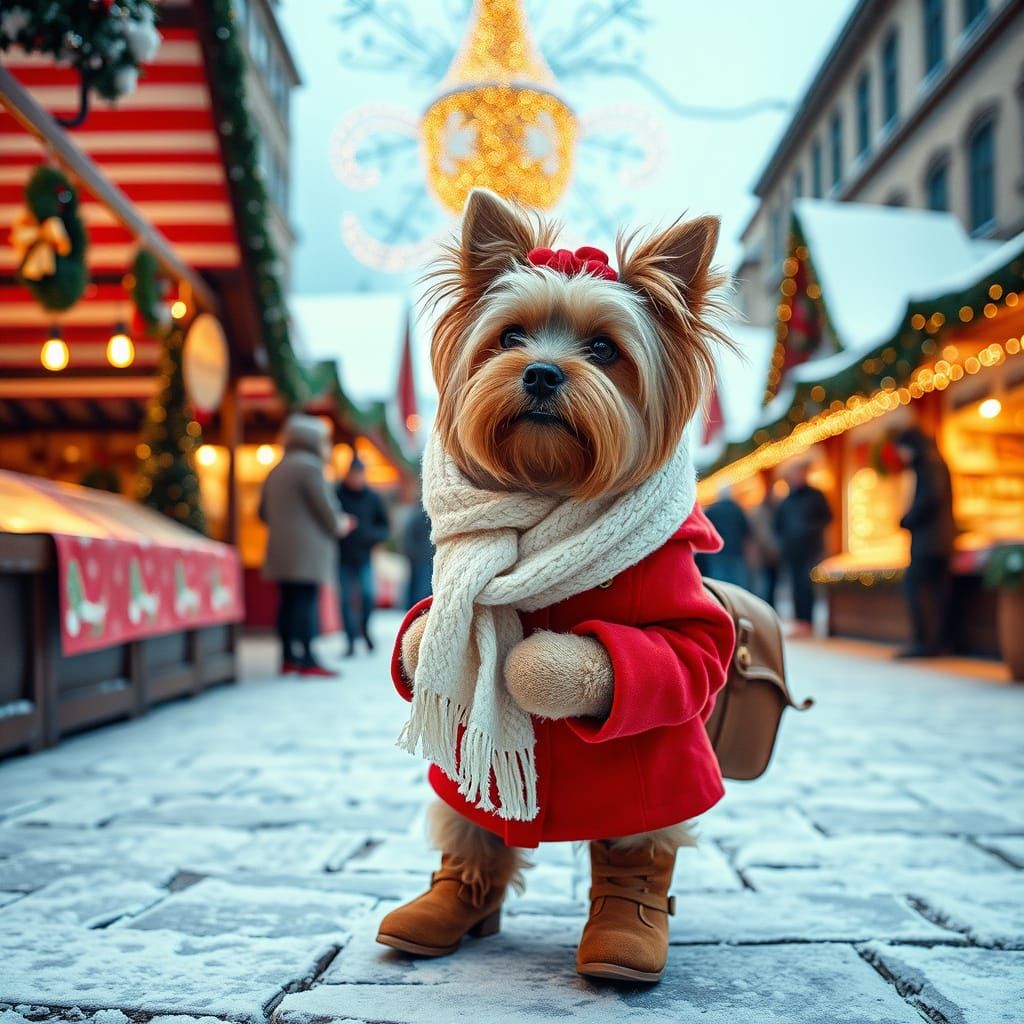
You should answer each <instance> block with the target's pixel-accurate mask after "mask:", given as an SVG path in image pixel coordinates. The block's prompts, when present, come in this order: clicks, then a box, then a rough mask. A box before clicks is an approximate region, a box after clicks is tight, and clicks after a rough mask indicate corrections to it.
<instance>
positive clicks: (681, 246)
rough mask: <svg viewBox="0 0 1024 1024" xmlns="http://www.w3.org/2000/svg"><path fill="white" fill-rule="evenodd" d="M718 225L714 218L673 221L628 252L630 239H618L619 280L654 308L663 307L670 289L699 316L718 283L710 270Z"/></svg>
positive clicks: (716, 277)
mask: <svg viewBox="0 0 1024 1024" xmlns="http://www.w3.org/2000/svg"><path fill="white" fill-rule="evenodd" d="M720 225H721V222H720V221H719V219H718V218H717V217H698V218H697V219H696V220H688V221H676V223H675V224H673V225H672V226H671V227H670V228H667V229H666V230H664V231H660V232H658V233H657V234H655V235H651V236H649V237H648V238H645V239H643V241H641V242H639V243H638V244H637V245H636V246H635V248H633V249H632V251H630V252H626V251H625V250H626V249H627V248H628V247H629V242H630V241H631V239H630V240H621V239H620V243H619V249H620V251H619V268H620V269H619V279H620V280H621V281H623V282H624V283H625V284H628V285H630V286H631V287H633V288H636V289H637V290H638V291H642V292H646V293H647V294H648V295H649V296H650V297H651V298H652V299H653V300H654V302H655V305H656V306H663V305H664V304H665V301H666V299H667V298H668V297H669V296H668V295H667V294H666V288H668V289H671V290H673V291H675V292H676V293H677V295H679V296H681V297H682V298H683V300H684V301H685V302H686V305H687V307H688V308H689V310H690V312H692V313H694V314H698V315H699V313H700V311H701V308H702V307H703V305H704V302H705V299H706V298H707V294H708V292H709V291H711V290H712V289H713V288H715V287H717V286H718V285H719V284H721V283H722V281H721V278H720V277H719V275H717V274H716V273H715V272H714V271H713V270H712V267H711V260H712V258H713V257H714V255H715V247H716V246H717V245H718V231H719V227H720Z"/></svg>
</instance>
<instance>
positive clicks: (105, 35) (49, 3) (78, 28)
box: [0, 0, 160, 100]
mask: <svg viewBox="0 0 1024 1024" xmlns="http://www.w3.org/2000/svg"><path fill="white" fill-rule="evenodd" d="M3 8H4V9H3V13H2V14H0V52H4V51H6V50H8V49H10V48H11V47H14V46H20V47H21V48H22V49H23V50H25V52H26V53H48V54H51V55H52V56H53V57H54V58H55V59H56V60H57V62H58V63H61V64H69V65H70V66H71V67H73V68H74V69H75V70H76V71H77V72H78V73H79V74H80V75H81V76H82V85H83V90H88V89H93V90H95V91H96V92H97V93H99V95H100V96H102V97H103V98H104V99H107V100H116V99H119V98H120V97H121V96H126V95H127V94H128V93H130V92H133V91H134V89H135V86H136V84H137V83H138V79H139V69H140V67H141V65H143V64H145V63H147V62H148V61H151V60H152V59H153V57H154V56H155V55H156V51H157V50H158V49H159V47H160V33H159V32H158V31H157V30H156V10H155V8H154V6H153V3H152V0H116V2H115V0H63V2H58V0H35V2H31V3H26V2H20V3H19V2H18V0H14V2H13V3H4V5H3Z"/></svg>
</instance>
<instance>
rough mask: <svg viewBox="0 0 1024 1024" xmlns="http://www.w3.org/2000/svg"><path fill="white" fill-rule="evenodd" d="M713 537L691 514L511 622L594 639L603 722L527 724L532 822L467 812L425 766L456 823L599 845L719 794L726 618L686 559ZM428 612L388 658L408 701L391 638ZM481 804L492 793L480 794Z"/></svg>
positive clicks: (681, 815) (518, 839) (712, 546)
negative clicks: (603, 691) (531, 743)
mask: <svg viewBox="0 0 1024 1024" xmlns="http://www.w3.org/2000/svg"><path fill="white" fill-rule="evenodd" d="M720 547H721V540H720V539H719V537H718V534H717V533H716V532H715V529H714V527H713V526H712V525H711V524H710V523H709V522H708V520H707V519H706V518H705V516H704V513H703V512H702V511H701V510H700V509H699V508H695V509H694V511H693V513H692V514H691V515H690V517H689V518H688V519H687V520H686V522H684V523H683V525H682V526H681V527H680V528H679V529H678V530H677V531H676V533H675V535H674V536H673V537H672V538H671V539H670V540H669V541H668V542H667V543H666V544H664V545H663V546H662V547H661V548H659V549H658V550H657V551H654V552H652V553H651V554H650V555H648V556H647V557H646V558H645V559H644V560H643V561H641V562H639V563H638V564H637V565H635V566H633V567H632V568H631V569H627V570H626V571H625V572H623V573H620V574H619V575H618V576H616V577H615V578H613V579H612V580H610V581H608V582H607V583H603V584H601V586H599V587H595V588H594V589H593V590H588V591H586V592H584V593H582V594H577V595H576V596H575V597H570V598H568V599H567V600H565V601H561V602H559V603H558V604H554V605H551V606H550V607H548V608H544V609H541V610H540V611H537V612H528V613H521V618H522V620H523V627H524V630H525V632H526V634H527V635H529V634H530V633H532V632H533V631H534V630H538V629H548V630H553V631H554V632H557V633H575V634H576V635H578V636H592V637H595V638H596V639H597V640H599V641H600V642H601V643H602V644H603V645H604V647H605V649H606V650H607V651H608V654H609V656H610V657H611V662H612V668H613V671H614V679H615V695H614V698H613V702H612V709H611V713H610V714H609V715H608V717H607V718H606V719H604V720H603V721H601V720H599V719H596V718H566V719H561V720H559V721H551V720H548V719H543V718H536V717H535V718H534V719H533V729H534V734H535V735H536V740H537V745H536V763H537V795H538V801H539V804H540V813H539V814H538V815H537V817H536V818H535V819H534V820H533V821H505V820H503V819H502V818H499V817H498V816H497V815H495V814H493V813H490V812H488V811H482V810H480V809H479V808H478V807H475V806H473V805H472V804H470V803H468V802H467V801H466V800H465V799H464V798H463V797H462V796H461V795H460V794H459V790H458V785H457V784H456V783H455V782H453V781H452V780H451V779H450V778H448V776H447V775H445V773H444V772H443V771H441V769H440V768H438V766H437V765H431V766H430V774H429V778H430V783H431V785H432V786H433V788H434V790H435V791H436V792H437V794H438V796H440V797H441V799H442V800H444V801H445V803H447V804H449V805H450V806H451V807H453V808H454V809H455V810H457V811H458V812H459V813H460V814H462V815H464V816H465V817H467V818H469V819H470V820H471V821H474V822H476V824H478V825H482V826H483V827H484V828H487V829H489V830H490V831H491V832H494V833H496V834H497V835H499V836H501V837H502V838H503V839H504V840H505V842H506V844H508V845H509V846H520V847H533V846H536V845H537V844H538V843H540V842H549V841H561V840H582V839H606V838H611V837H614V836H625V835H632V834H634V833H637V832H647V831H650V830H651V829H656V828H664V827H665V826H668V825H675V824H677V823H678V822H681V821H685V820H686V819H688V818H693V817H695V816H696V815H698V814H701V813H703V812H704V811H706V810H707V809H708V808H709V807H712V806H714V804H716V803H717V802H718V801H719V799H720V798H721V796H722V793H723V789H722V775H721V772H720V771H719V768H718V761H717V760H716V759H715V755H714V752H713V751H712V749H711V744H710V742H709V741H708V737H707V733H706V732H705V731H704V722H705V721H706V719H707V717H708V716H709V715H710V714H711V710H712V708H713V707H714V702H715V695H716V694H717V693H718V691H719V690H720V689H721V687H722V686H723V684H724V683H725V677H726V667H727V666H728V664H729V660H730V658H731V657H732V650H733V643H734V640H735V638H734V633H733V624H732V619H731V618H730V617H729V616H728V615H727V614H726V612H725V611H724V610H723V609H722V607H721V605H719V604H718V603H717V602H716V601H715V599H714V598H713V597H712V596H711V595H710V594H709V593H708V592H707V591H706V590H705V589H704V587H703V585H702V583H701V578H700V573H699V572H698V571H697V566H696V564H695V563H694V559H693V553H694V552H695V551H717V550H718V549H719V548H720ZM429 607H430V599H429V598H428V599H427V600H426V601H421V602H420V603H419V604H418V605H416V606H415V607H414V608H413V609H412V610H411V611H410V612H409V614H408V615H406V617H405V621H404V622H403V623H402V627H401V630H400V631H399V635H398V642H397V643H396V644H395V651H394V655H393V657H392V677H393V679H394V682H395V686H396V687H397V689H398V692H399V693H400V694H401V695H402V696H403V697H404V698H405V699H406V700H412V690H411V689H410V687H409V684H408V682H407V681H406V679H405V678H404V676H403V673H402V668H401V661H400V655H401V639H402V635H403V634H404V633H405V630H406V629H407V628H408V626H409V624H410V623H411V622H412V621H413V620H414V619H415V618H417V616H419V615H421V614H423V613H424V612H425V611H426V610H427V609H428V608H429ZM492 799H493V800H494V801H495V802H497V796H496V794H495V793H494V792H493V791H492Z"/></svg>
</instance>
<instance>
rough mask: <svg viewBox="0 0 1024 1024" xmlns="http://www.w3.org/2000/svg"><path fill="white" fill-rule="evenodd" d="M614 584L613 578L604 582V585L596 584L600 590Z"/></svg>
mask: <svg viewBox="0 0 1024 1024" xmlns="http://www.w3.org/2000/svg"><path fill="white" fill-rule="evenodd" d="M614 582H615V577H614V576H613V577H612V578H611V579H610V580H605V581H604V583H598V586H599V587H600V588H601V589H602V590H607V589H608V588H609V587H610V586H611V585H612V584H613V583H614Z"/></svg>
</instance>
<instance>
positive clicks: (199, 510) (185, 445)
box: [136, 323, 206, 533]
mask: <svg viewBox="0 0 1024 1024" xmlns="http://www.w3.org/2000/svg"><path fill="white" fill-rule="evenodd" d="M184 346H185V328H184V327H183V326H182V325H181V324H180V323H172V324H171V325H170V327H168V328H167V329H166V330H165V333H164V337H163V352H162V354H161V358H160V377H159V380H158V387H157V390H156V392H155V393H154V394H153V396H152V398H150V400H149V402H148V404H147V406H146V420H145V423H144V424H143V428H142V442H141V444H140V445H139V450H138V453H139V471H138V478H137V484H136V497H137V498H138V499H139V501H141V502H142V503H143V504H145V505H149V506H150V508H154V509H156V510H157V511H158V512H162V513H163V514H164V515H166V516H169V517H170V518H171V519H174V520H177V522H179V523H182V524H183V525H184V526H188V527H191V528H192V529H193V530H196V531H197V532H198V533H205V532H206V518H205V516H204V515H203V507H202V504H201V502H200V495H199V475H198V474H197V472H196V451H197V450H198V448H199V445H200V444H201V443H202V427H200V425H199V423H198V422H197V421H196V419H195V417H194V416H193V415H192V409H191V407H190V405H189V401H188V397H187V395H186V393H185V375H184V372H183V370H182V350H183V349H184Z"/></svg>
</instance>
